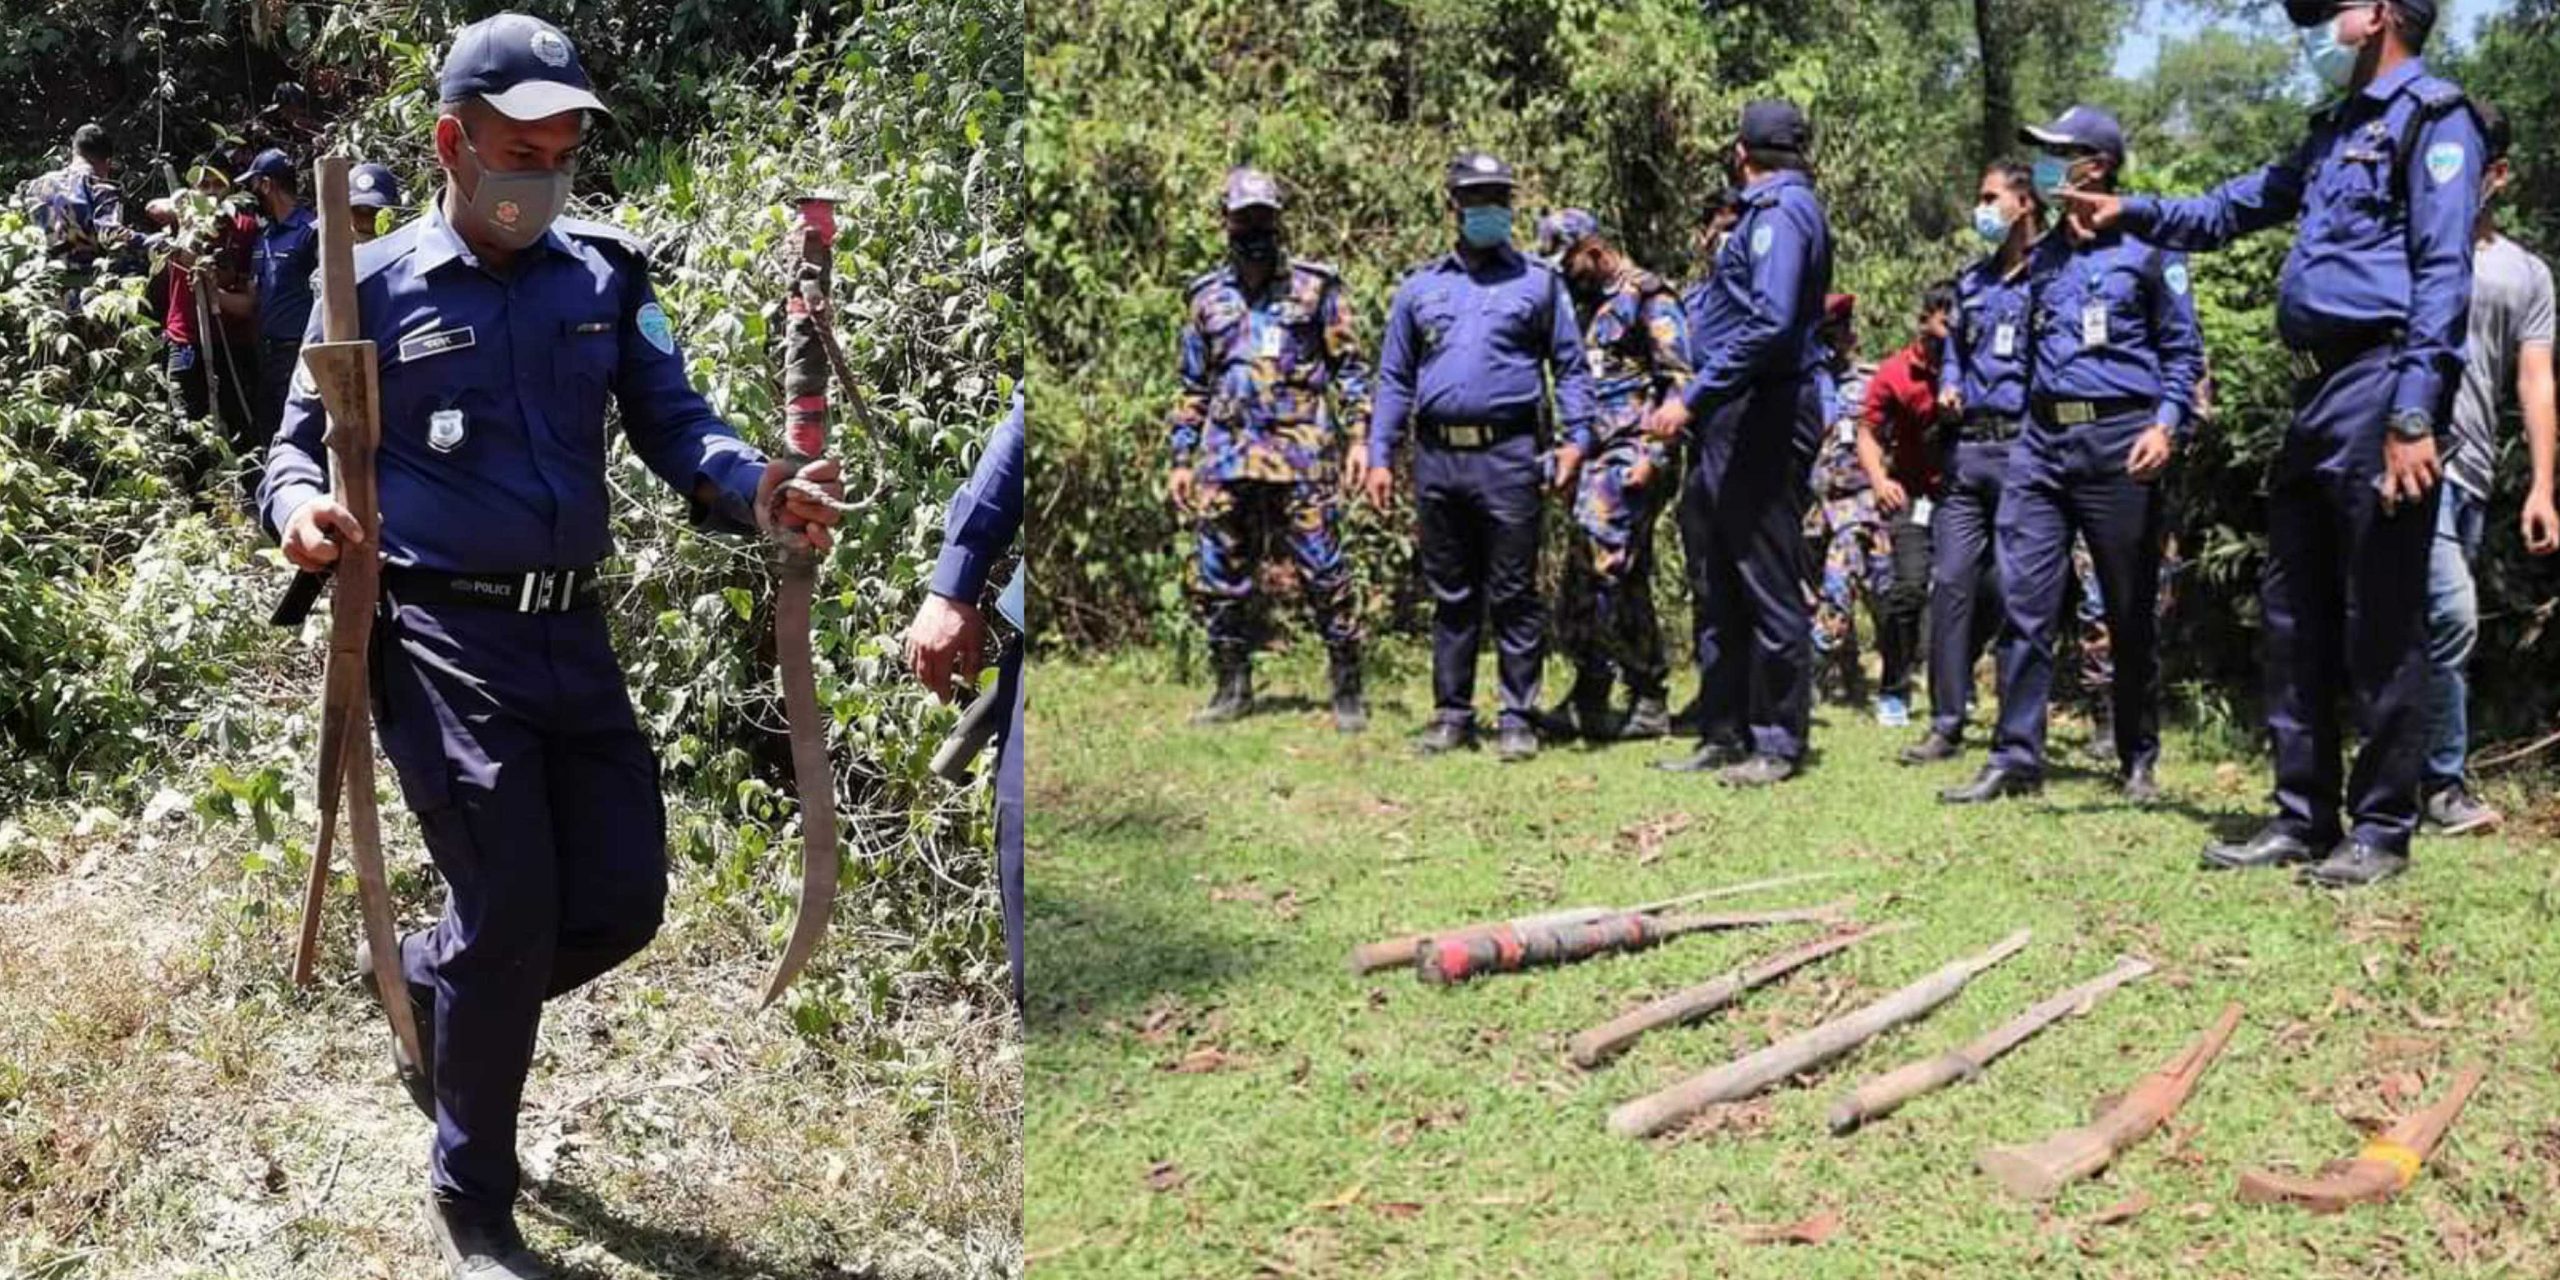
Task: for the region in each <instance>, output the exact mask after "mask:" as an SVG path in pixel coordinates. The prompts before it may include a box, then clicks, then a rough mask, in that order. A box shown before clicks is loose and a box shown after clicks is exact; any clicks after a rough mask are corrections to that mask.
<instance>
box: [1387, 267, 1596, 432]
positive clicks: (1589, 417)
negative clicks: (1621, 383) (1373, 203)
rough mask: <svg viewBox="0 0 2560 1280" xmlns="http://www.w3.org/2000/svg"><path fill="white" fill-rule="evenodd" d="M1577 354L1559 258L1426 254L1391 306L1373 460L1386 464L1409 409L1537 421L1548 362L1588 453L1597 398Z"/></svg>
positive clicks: (1467, 419) (1476, 420) (1563, 412)
mask: <svg viewBox="0 0 2560 1280" xmlns="http://www.w3.org/2000/svg"><path fill="white" fill-rule="evenodd" d="M1583 359H1584V358H1583V354H1582V337H1581V335H1580V334H1579V333H1577V332H1575V322H1574V314H1573V303H1572V301H1571V300H1570V299H1569V298H1567V297H1566V296H1565V287H1564V277H1563V276H1561V275H1559V274H1557V272H1556V270H1555V268H1553V267H1550V266H1548V265H1547V264H1546V263H1544V262H1542V261H1539V260H1538V259H1535V258H1531V257H1528V256H1527V255H1525V254H1522V253H1521V252H1520V251H1519V250H1518V249H1516V248H1513V247H1512V246H1510V245H1507V244H1506V245H1503V246H1500V247H1498V248H1495V249H1492V250H1489V251H1487V252H1484V253H1482V254H1479V255H1478V257H1477V261H1476V263H1475V264H1474V265H1469V263H1468V261H1467V258H1466V256H1465V255H1464V254H1461V253H1457V252H1451V253H1449V254H1448V255H1446V256H1444V257H1440V258H1435V259H1433V260H1432V261H1430V262H1427V263H1424V264H1423V265H1422V266H1420V267H1417V268H1415V269H1414V272H1413V274H1411V275H1409V276H1406V277H1405V280H1404V283H1403V284H1402V285H1399V286H1397V288H1396V296H1395V302H1394V303H1393V305H1391V306H1390V307H1389V308H1388V310H1387V334H1386V340H1385V342H1384V343H1383V344H1382V346H1381V348H1380V350H1379V355H1378V396H1377V409H1376V417H1375V418H1374V420H1373V422H1372V424H1371V427H1370V432H1369V465H1371V466H1373V467H1383V466H1386V465H1388V460H1389V459H1391V458H1392V457H1394V456H1395V446H1396V440H1397V439H1398V438H1399V437H1401V436H1402V434H1403V432H1404V424H1405V419H1406V418H1408V417H1410V416H1413V415H1416V414H1419V415H1420V416H1421V417H1422V418H1423V419H1424V420H1426V421H1430V422H1445V423H1450V424H1454V425H1495V426H1513V427H1516V426H1520V425H1522V424H1525V423H1529V422H1534V421H1535V420H1536V418H1537V415H1538V411H1539V408H1540V406H1541V405H1542V404H1543V403H1544V402H1545V399H1546V394H1547V385H1546V378H1545V376H1544V375H1545V373H1546V371H1547V370H1550V369H1552V370H1553V371H1554V373H1555V380H1556V407H1557V411H1558V413H1559V415H1560V416H1561V417H1563V419H1564V425H1565V433H1566V437H1565V438H1566V439H1567V440H1568V441H1570V442H1571V443H1572V444H1574V445H1575V446H1577V447H1579V448H1580V449H1581V450H1582V451H1583V452H1584V453H1586V454H1587V453H1589V452H1591V447H1592V421H1593V417H1594V415H1595V413H1596V408H1595V405H1594V402H1593V400H1592V397H1591V372H1590V370H1589V369H1588V368H1587V367H1586V366H1585V365H1584V363H1583Z"/></svg>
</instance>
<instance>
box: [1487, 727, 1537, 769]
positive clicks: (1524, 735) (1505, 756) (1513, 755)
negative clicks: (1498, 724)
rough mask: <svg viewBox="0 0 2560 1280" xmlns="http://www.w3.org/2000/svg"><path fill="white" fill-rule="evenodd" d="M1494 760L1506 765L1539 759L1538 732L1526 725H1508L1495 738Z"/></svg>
mask: <svg viewBox="0 0 2560 1280" xmlns="http://www.w3.org/2000/svg"><path fill="white" fill-rule="evenodd" d="M1493 758H1494V759H1496V760H1499V761H1501V762H1503V763H1504V764H1516V763H1518V762H1520V761H1522V760H1535V759H1537V758H1538V731H1537V730H1535V729H1532V728H1530V727H1529V726H1527V725H1525V724H1506V725H1504V726H1502V732H1500V733H1499V734H1496V735H1495V736H1494V741H1493Z"/></svg>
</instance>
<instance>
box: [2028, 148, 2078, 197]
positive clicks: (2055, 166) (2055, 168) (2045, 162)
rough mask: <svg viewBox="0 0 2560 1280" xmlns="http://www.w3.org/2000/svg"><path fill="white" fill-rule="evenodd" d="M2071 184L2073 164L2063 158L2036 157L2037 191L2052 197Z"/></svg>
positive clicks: (2052, 156)
mask: <svg viewBox="0 0 2560 1280" xmlns="http://www.w3.org/2000/svg"><path fill="white" fill-rule="evenodd" d="M2070 182H2071V162H2070V161H2068V160H2065V159H2063V158H2062V157H2061V156H2055V155H2042V156H2037V157H2036V190H2038V191H2041V192H2044V193H2045V194H2046V195H2051V194H2053V193H2054V192H2056V191H2060V190H2062V189H2063V188H2064V187H2065V186H2067V185H2069V184H2070Z"/></svg>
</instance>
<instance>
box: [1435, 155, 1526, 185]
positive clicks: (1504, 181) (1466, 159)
mask: <svg viewBox="0 0 2560 1280" xmlns="http://www.w3.org/2000/svg"><path fill="white" fill-rule="evenodd" d="M1448 180H1449V189H1450V190H1451V191H1464V190H1466V189H1467V188H1469V187H1500V188H1502V189H1503V190H1505V191H1508V190H1510V189H1511V187H1512V182H1511V166H1510V165H1507V164H1504V163H1503V162H1502V160H1501V158H1500V157H1498V156H1495V155H1494V154H1492V153H1491V152H1486V151H1461V152H1459V153H1458V154H1457V156H1456V158H1454V159H1452V160H1450V161H1449V175H1448Z"/></svg>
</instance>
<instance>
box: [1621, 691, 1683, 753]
mask: <svg viewBox="0 0 2560 1280" xmlns="http://www.w3.org/2000/svg"><path fill="white" fill-rule="evenodd" d="M1669 736H1671V712H1670V710H1669V708H1667V707H1665V706H1664V705H1663V698H1662V695H1661V694H1658V693H1655V694H1643V693H1639V694H1637V695H1636V700H1635V705H1633V706H1631V707H1629V708H1627V718H1626V720H1625V721H1624V722H1623V723H1621V724H1619V726H1618V740H1619V741H1621V742H1635V741H1638V740H1641V739H1645V738H1667V737H1669Z"/></svg>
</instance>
